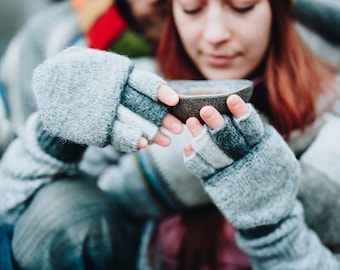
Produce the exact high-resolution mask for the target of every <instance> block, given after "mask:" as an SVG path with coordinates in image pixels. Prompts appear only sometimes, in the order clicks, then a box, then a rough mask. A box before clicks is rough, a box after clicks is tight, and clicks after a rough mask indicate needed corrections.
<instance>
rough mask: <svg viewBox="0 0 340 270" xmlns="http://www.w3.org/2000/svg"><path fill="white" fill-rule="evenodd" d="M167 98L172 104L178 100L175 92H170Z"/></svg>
mask: <svg viewBox="0 0 340 270" xmlns="http://www.w3.org/2000/svg"><path fill="white" fill-rule="evenodd" d="M166 100H167V101H168V102H169V103H170V104H175V103H176V102H177V101H178V96H177V94H175V93H170V94H168V95H167V97H166Z"/></svg>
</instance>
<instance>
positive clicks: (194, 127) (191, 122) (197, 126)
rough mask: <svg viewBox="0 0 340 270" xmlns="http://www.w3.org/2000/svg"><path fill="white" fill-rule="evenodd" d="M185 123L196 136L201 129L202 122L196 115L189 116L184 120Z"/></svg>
mask: <svg viewBox="0 0 340 270" xmlns="http://www.w3.org/2000/svg"><path fill="white" fill-rule="evenodd" d="M186 125H187V128H188V129H189V131H190V132H191V134H192V135H193V136H194V137H196V136H198V135H199V134H200V133H201V132H202V130H203V126H202V124H201V123H200V121H199V120H198V119H197V118H196V117H189V118H188V119H187V121H186Z"/></svg>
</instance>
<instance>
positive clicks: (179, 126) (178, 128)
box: [171, 122, 182, 133]
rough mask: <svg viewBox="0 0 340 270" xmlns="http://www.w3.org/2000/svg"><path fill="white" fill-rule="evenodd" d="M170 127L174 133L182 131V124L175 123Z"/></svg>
mask: <svg viewBox="0 0 340 270" xmlns="http://www.w3.org/2000/svg"><path fill="white" fill-rule="evenodd" d="M171 127H172V130H173V131H174V132H176V133H179V132H181V131H182V124H179V123H177V122H174V123H172V125H171Z"/></svg>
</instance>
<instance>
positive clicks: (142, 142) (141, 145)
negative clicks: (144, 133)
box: [137, 137, 148, 149]
mask: <svg viewBox="0 0 340 270" xmlns="http://www.w3.org/2000/svg"><path fill="white" fill-rule="evenodd" d="M147 146H148V140H147V139H145V138H144V137H142V138H140V139H139V142H138V145H137V148H138V149H142V148H145V147H147Z"/></svg>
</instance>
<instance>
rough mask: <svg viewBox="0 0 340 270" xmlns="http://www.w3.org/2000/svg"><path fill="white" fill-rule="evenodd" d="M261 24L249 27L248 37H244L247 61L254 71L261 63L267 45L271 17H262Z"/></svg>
mask: <svg viewBox="0 0 340 270" xmlns="http://www.w3.org/2000/svg"><path fill="white" fill-rule="evenodd" d="M262 18H265V19H264V20H262V23H261V24H253V25H252V26H249V28H248V29H250V31H248V35H245V36H244V40H245V44H246V47H247V54H248V58H249V59H248V60H249V61H250V63H252V67H249V68H251V69H255V68H256V67H257V65H259V64H260V62H261V61H262V59H263V57H264V55H265V53H266V51H267V49H268V45H269V40H270V33H271V17H262Z"/></svg>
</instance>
